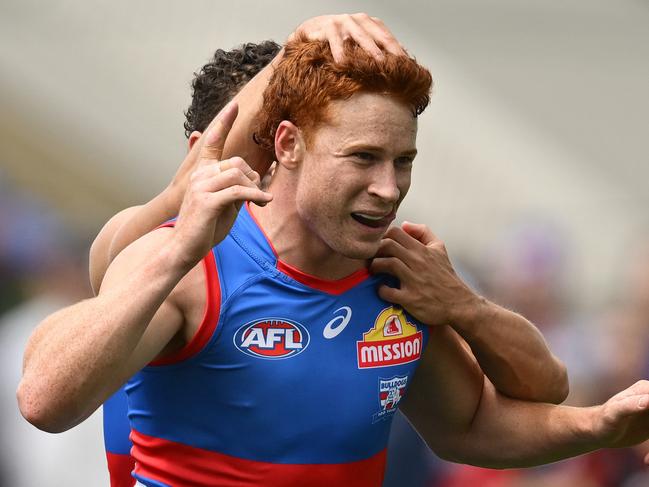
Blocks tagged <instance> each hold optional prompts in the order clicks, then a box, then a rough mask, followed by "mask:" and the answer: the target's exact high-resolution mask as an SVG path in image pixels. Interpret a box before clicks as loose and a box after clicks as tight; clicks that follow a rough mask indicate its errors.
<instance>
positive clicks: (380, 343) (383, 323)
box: [356, 306, 423, 369]
mask: <svg viewBox="0 0 649 487" xmlns="http://www.w3.org/2000/svg"><path fill="white" fill-rule="evenodd" d="M422 346H423V335H422V333H421V331H417V327H416V326H415V325H413V324H412V323H410V322H408V321H407V320H406V315H405V314H404V312H403V310H402V309H400V308H395V307H393V306H391V307H389V308H386V309H384V310H383V311H381V312H380V313H379V315H378V317H377V318H376V321H375V322H374V326H373V327H372V328H370V329H369V330H368V331H367V332H365V333H363V339H362V340H360V341H357V342H356V352H357V359H358V368H359V369H365V368H372V367H388V366H392V365H400V364H406V363H408V362H414V361H415V360H417V359H418V358H419V357H421V350H422Z"/></svg>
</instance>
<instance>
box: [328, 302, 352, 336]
mask: <svg viewBox="0 0 649 487" xmlns="http://www.w3.org/2000/svg"><path fill="white" fill-rule="evenodd" d="M339 311H344V312H345V314H343V315H338V316H336V317H335V318H333V319H332V320H330V321H329V323H327V324H326V325H325V327H324V330H322V335H323V336H324V337H325V338H329V339H331V338H336V337H337V336H338V335H340V333H341V332H342V331H343V330H344V329H345V327H346V326H347V325H348V324H349V320H351V319H352V309H351V308H350V307H349V306H343V307H342V308H338V309H337V310H336V311H334V313H338V312H339Z"/></svg>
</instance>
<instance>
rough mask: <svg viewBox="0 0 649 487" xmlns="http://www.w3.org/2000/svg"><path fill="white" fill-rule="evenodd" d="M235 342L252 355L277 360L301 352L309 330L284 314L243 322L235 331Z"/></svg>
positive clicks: (307, 342) (305, 344)
mask: <svg viewBox="0 0 649 487" xmlns="http://www.w3.org/2000/svg"><path fill="white" fill-rule="evenodd" d="M234 345H235V347H237V348H238V349H239V350H240V351H242V352H243V353H245V354H248V355H251V356H253V357H258V358H264V359H270V360H279V359H285V358H290V357H295V356H296V355H298V354H300V353H302V352H303V351H304V350H306V348H307V347H308V346H309V332H308V331H307V329H306V328H305V327H304V325H301V324H300V323H297V322H295V321H292V320H288V319H286V318H264V319H261V320H255V321H252V322H249V323H246V324H245V325H243V326H242V327H241V328H239V329H238V330H237V332H236V333H235V334H234Z"/></svg>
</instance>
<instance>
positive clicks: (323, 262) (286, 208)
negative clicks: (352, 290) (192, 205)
mask: <svg viewBox="0 0 649 487" xmlns="http://www.w3.org/2000/svg"><path fill="white" fill-rule="evenodd" d="M275 195H276V199H274V200H273V201H271V202H270V203H268V204H267V205H266V206H264V207H260V206H255V205H253V204H251V205H250V206H249V209H250V211H251V213H252V214H253V216H254V217H255V219H256V220H257V222H258V223H259V225H261V227H262V230H263V231H264V233H265V234H266V236H267V237H268V239H269V240H270V241H271V242H272V244H273V247H274V248H275V251H276V252H277V257H278V259H279V260H281V261H282V262H284V263H285V264H288V265H290V266H292V267H295V268H297V269H298V270H300V271H302V272H304V273H305V274H310V275H312V276H315V277H318V278H320V279H327V280H338V279H343V278H345V277H347V276H349V275H350V274H353V273H354V272H356V271H357V270H359V269H362V268H363V267H367V261H364V260H359V259H350V258H349V257H345V256H344V255H342V254H339V253H337V252H335V251H334V250H333V249H331V247H329V246H328V245H327V244H326V243H325V242H323V241H322V239H320V237H319V236H318V235H316V234H315V233H313V231H311V229H309V228H308V226H307V225H306V224H305V222H304V221H303V220H302V219H301V217H300V215H299V214H298V212H297V209H296V207H295V204H290V202H286V201H282V198H281V197H279V198H277V192H275Z"/></svg>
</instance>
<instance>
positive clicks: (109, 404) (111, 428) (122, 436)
mask: <svg viewBox="0 0 649 487" xmlns="http://www.w3.org/2000/svg"><path fill="white" fill-rule="evenodd" d="M127 414H128V402H127V397H126V391H124V387H120V389H119V390H118V391H117V392H116V393H115V394H113V395H112V396H111V397H110V398H108V399H107V400H106V402H105V403H104V405H103V416H104V447H105V449H106V461H107V463H108V475H109V477H110V487H133V486H134V485H135V479H134V478H133V476H132V475H131V472H132V471H133V467H135V461H134V460H133V457H131V447H132V446H133V444H132V443H131V440H130V439H129V435H130V433H131V426H130V424H129V422H128V417H127Z"/></svg>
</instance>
